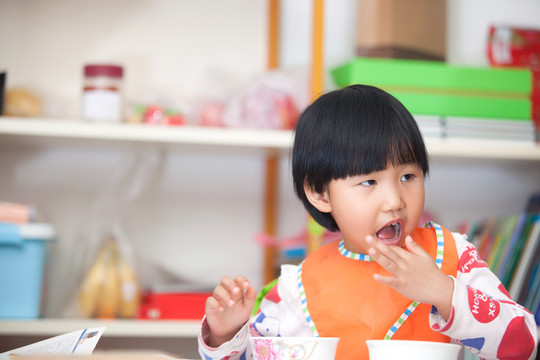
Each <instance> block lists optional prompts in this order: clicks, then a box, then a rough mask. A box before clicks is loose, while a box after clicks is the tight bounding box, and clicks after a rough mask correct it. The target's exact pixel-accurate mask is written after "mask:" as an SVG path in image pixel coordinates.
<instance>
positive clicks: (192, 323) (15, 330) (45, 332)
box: [0, 319, 201, 338]
mask: <svg viewBox="0 0 540 360" xmlns="http://www.w3.org/2000/svg"><path fill="white" fill-rule="evenodd" d="M200 325H201V322H200V321H199V320H97V319H38V320H0V336H2V335H10V336H13V335H34V336H56V335H61V334H64V333H68V332H71V331H76V330H80V329H87V328H93V327H100V326H107V330H106V331H105V333H104V335H103V336H107V337H146V338H147V337H160V338H163V337H190V338H192V337H197V334H198V332H199V328H200Z"/></svg>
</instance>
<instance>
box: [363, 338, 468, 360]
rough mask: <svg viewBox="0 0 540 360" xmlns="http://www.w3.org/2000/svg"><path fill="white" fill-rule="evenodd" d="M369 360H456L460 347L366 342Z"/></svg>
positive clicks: (423, 342)
mask: <svg viewBox="0 0 540 360" xmlns="http://www.w3.org/2000/svg"><path fill="white" fill-rule="evenodd" d="M366 344H367V346H368V351H369V360H433V359H437V360H457V359H458V357H459V352H460V351H461V345H457V344H448V343H440V342H433V341H412V340H366Z"/></svg>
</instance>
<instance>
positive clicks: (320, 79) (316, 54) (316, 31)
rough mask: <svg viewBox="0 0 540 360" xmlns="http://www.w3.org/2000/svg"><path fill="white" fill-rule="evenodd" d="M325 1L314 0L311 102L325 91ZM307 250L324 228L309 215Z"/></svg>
mask: <svg viewBox="0 0 540 360" xmlns="http://www.w3.org/2000/svg"><path fill="white" fill-rule="evenodd" d="M323 18H324V1H323V0H313V35H312V36H313V38H312V48H311V100H312V101H314V100H315V99H317V98H318V97H319V96H320V95H321V94H322V92H323V91H324V46H323V45H324V41H323V36H324V26H323V24H324V21H323V20H324V19H323ZM306 226H307V232H306V233H307V240H306V248H307V251H308V252H312V251H314V250H317V249H318V248H319V247H320V246H321V245H322V238H323V235H324V228H323V227H322V226H321V225H319V224H318V223H317V222H316V221H315V220H313V218H312V217H311V216H310V215H308V220H307V225H306Z"/></svg>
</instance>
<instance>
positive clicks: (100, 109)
mask: <svg viewBox="0 0 540 360" xmlns="http://www.w3.org/2000/svg"><path fill="white" fill-rule="evenodd" d="M82 117H83V118H84V119H87V120H95V121H121V120H122V111H121V99H120V93H119V92H118V91H113V90H104V89H94V90H85V91H84V93H83V96H82Z"/></svg>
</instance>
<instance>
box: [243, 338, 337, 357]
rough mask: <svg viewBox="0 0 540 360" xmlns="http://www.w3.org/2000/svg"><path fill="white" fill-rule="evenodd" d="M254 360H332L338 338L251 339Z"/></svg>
mask: <svg viewBox="0 0 540 360" xmlns="http://www.w3.org/2000/svg"><path fill="white" fill-rule="evenodd" d="M249 340H250V342H251V348H252V351H253V358H254V359H255V360H332V359H334V358H335V356H336V348H337V344H338V342H339V338H330V337H252V338H250V339H249Z"/></svg>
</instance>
